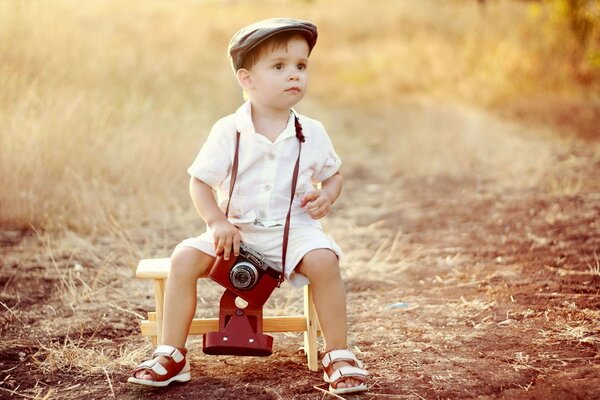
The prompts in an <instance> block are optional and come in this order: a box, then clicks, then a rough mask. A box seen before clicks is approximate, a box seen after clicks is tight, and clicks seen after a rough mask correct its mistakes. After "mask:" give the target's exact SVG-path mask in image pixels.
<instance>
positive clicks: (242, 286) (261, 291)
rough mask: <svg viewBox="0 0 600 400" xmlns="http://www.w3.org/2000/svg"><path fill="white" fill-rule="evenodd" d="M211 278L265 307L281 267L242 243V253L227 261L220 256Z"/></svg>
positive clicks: (277, 283)
mask: <svg viewBox="0 0 600 400" xmlns="http://www.w3.org/2000/svg"><path fill="white" fill-rule="evenodd" d="M208 276H209V278H211V279H212V280H214V281H215V282H217V283H218V284H220V285H221V286H223V287H224V288H225V289H227V290H229V291H231V292H233V293H235V294H236V295H237V296H239V297H241V298H242V299H244V300H246V301H247V302H248V303H251V304H253V305H255V306H258V307H262V306H263V305H264V304H265V302H266V301H267V299H268V298H269V296H271V293H273V290H275V288H276V287H277V286H278V285H279V278H280V276H281V271H280V270H279V268H278V266H277V265H276V264H275V263H273V262H272V261H270V260H268V259H267V258H265V256H263V255H262V254H260V253H259V252H257V251H256V250H254V249H252V248H250V247H248V246H246V245H245V244H244V243H242V244H241V245H240V255H239V256H237V257H230V258H229V260H225V259H224V258H223V257H218V258H217V260H216V261H215V263H214V264H213V266H212V267H211V269H210V271H209V272H208Z"/></svg>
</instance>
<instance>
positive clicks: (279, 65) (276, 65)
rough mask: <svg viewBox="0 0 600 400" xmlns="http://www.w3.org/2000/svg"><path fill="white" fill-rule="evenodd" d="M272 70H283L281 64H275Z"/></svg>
mask: <svg viewBox="0 0 600 400" xmlns="http://www.w3.org/2000/svg"><path fill="white" fill-rule="evenodd" d="M273 68H275V69H283V64H282V63H277V64H275V65H274V66H273Z"/></svg>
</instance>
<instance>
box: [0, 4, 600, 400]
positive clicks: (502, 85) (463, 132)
mask: <svg viewBox="0 0 600 400" xmlns="http://www.w3.org/2000/svg"><path fill="white" fill-rule="evenodd" d="M366 4H367V2H359V1H342V0H332V1H318V0H313V1H260V2H250V1H227V2H219V1H178V2H158V1H152V2H127V3H122V2H117V1H89V2H72V1H55V2H20V1H1V2H0V336H1V339H2V340H1V341H0V398H6V399H68V400H75V399H106V398H117V399H142V398H165V399H187V398H190V399H192V398H201V399H322V398H334V397H333V396H331V395H329V394H326V393H323V392H322V391H320V390H319V389H317V388H316V387H318V388H323V387H324V386H323V384H322V381H321V376H320V374H319V373H310V372H308V370H307V369H306V368H305V364H304V358H303V356H301V355H300V354H299V353H298V351H297V349H298V348H299V346H300V345H301V338H300V336H296V335H291V334H290V335H275V344H274V354H273V355H272V356H271V357H268V358H235V357H214V356H207V355H204V354H203V353H202V351H201V342H200V341H199V340H200V339H201V338H197V337H194V338H190V340H189V343H188V344H189V346H188V347H189V348H190V349H191V353H190V357H191V361H192V363H193V365H192V374H193V380H192V382H190V383H188V384H185V385H172V387H169V388H167V389H165V390H145V389H144V388H138V387H131V386H129V385H127V384H126V383H125V381H126V378H127V375H128V372H129V370H130V369H131V368H132V367H133V366H135V365H136V364H137V363H138V362H139V361H141V360H142V359H144V358H145V357H146V356H147V355H148V354H149V352H150V351H151V349H150V346H149V344H148V342H147V341H146V340H145V339H142V338H141V337H140V336H139V327H138V322H139V319H140V318H141V317H142V315H144V314H145V312H146V311H148V310H149V309H150V308H151V307H152V304H153V297H152V295H153V293H152V289H151V287H150V284H149V283H148V282H142V281H138V280H136V279H135V278H134V268H135V265H136V263H137V260H138V259H140V258H148V257H156V256H167V255H168V254H169V253H170V251H171V250H172V248H173V247H174V246H175V245H176V244H177V243H178V242H179V241H180V240H182V239H183V238H186V237H188V236H191V235H194V234H196V233H197V232H200V231H202V230H203V224H202V222H201V221H200V220H199V218H198V217H197V216H196V215H195V212H194V211H193V209H192V205H191V202H190V200H189V198H188V195H187V187H186V185H187V177H186V174H185V169H186V167H187V165H188V163H189V162H190V161H191V160H192V159H193V157H194V156H195V153H196V151H197V150H198V148H199V146H200V144H201V142H202V140H203V139H204V137H205V136H206V134H207V131H208V129H209V128H210V125H211V123H212V122H213V121H214V120H216V119H217V118H218V117H220V116H222V115H224V114H226V113H229V112H231V111H232V110H233V109H234V108H235V107H236V105H237V104H239V102H240V101H241V98H240V93H239V90H238V89H237V87H236V84H235V82H234V80H233V78H232V74H231V72H230V68H229V66H228V64H227V61H226V58H225V48H226V46H227V42H228V40H229V37H230V36H231V34H232V33H233V32H234V31H235V30H236V29H237V28H238V27H240V26H242V25H244V24H247V23H249V22H251V21H254V20H256V19H260V18H265V17H270V16H277V15H289V16H294V17H299V18H306V19H310V20H313V21H315V22H316V23H317V25H318V26H319V29H320V33H321V37H320V40H319V43H318V44H317V47H316V48H315V51H314V53H313V56H312V60H311V71H312V72H311V73H312V76H311V88H310V93H309V95H308V96H307V98H306V99H305V100H304V101H303V102H302V104H301V105H300V106H299V107H298V109H299V110H300V111H301V112H304V113H306V114H309V115H311V116H314V117H316V118H318V119H320V120H322V121H323V123H324V124H325V126H326V127H328V130H329V132H330V135H331V137H332V140H333V142H334V144H335V146H336V148H337V149H338V152H339V153H340V155H341V157H342V159H343V160H344V166H343V173H344V176H345V189H344V193H343V195H342V197H341V198H340V200H339V202H338V203H336V206H335V209H334V211H333V212H332V213H331V214H330V216H328V217H327V219H326V221H325V222H324V225H325V226H326V228H327V229H328V230H329V231H330V232H331V233H332V234H333V235H334V236H335V238H336V240H337V241H338V243H340V244H341V245H342V247H343V248H344V249H345V258H344V259H343V261H342V268H343V275H344V278H345V281H346V284H347V288H348V293H349V302H348V311H349V320H350V329H351V332H352V333H351V337H350V342H351V346H352V348H353V349H354V350H355V351H356V352H357V353H359V354H360V356H361V357H362V358H363V359H364V360H365V361H366V362H367V365H368V368H369V371H370V373H371V375H372V376H371V380H370V386H371V390H370V391H369V392H368V393H366V394H363V395H359V396H358V395H354V396H345V398H347V399H550V400H554V399H556V400H558V399H597V398H600V389H598V388H600V355H599V354H600V353H599V350H600V333H599V332H600V175H599V173H598V171H600V142H599V139H600V128H599V127H600V96H599V93H600V72H599V70H598V68H597V67H594V66H593V63H588V62H586V61H585V60H586V58H585V57H583V56H582V54H581V50H578V49H577V47H576V44H575V41H574V39H572V38H571V37H570V36H569V30H568V26H567V25H566V24H565V23H564V22H561V21H560V20H557V18H556V15H557V14H556V12H557V11H556V9H555V8H553V4H554V3H553V2H546V3H544V4H545V5H540V4H539V3H536V2H533V3H532V2H513V1H495V2H491V1H488V2H487V5H486V6H485V7H482V6H479V5H478V2H476V1H467V0H465V1H454V0H447V1H443V2H442V1H434V0H412V1H409V0H407V1H392V0H376V1H371V2H368V4H369V6H368V7H367V6H366ZM373 21H377V24H374V23H373ZM598 34H600V33H599V32H596V36H593V38H594V40H598ZM592 50H593V49H592ZM596 50H597V49H596ZM582 60H584V61H582ZM198 288H199V292H198V293H199V302H198V304H199V307H198V312H197V315H198V316H209V315H214V314H215V313H216V312H217V300H218V298H219V296H220V291H221V289H219V288H218V287H217V286H216V285H214V284H212V283H209V282H200V283H199V285H198ZM300 297H301V292H300V291H296V290H293V289H291V288H289V287H285V288H284V289H281V290H278V291H276V292H275V294H274V296H273V297H272V298H271V299H270V300H269V302H268V304H267V307H266V308H267V309H266V313H267V314H271V315H275V314H287V313H293V312H299V311H300V308H301V305H302V302H301V300H300ZM315 386H316V387H315Z"/></svg>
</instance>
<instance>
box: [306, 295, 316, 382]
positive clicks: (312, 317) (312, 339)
mask: <svg viewBox="0 0 600 400" xmlns="http://www.w3.org/2000/svg"><path fill="white" fill-rule="evenodd" d="M304 316H305V317H306V332H304V351H305V352H306V359H307V362H308V369H309V370H311V371H317V370H318V369H319V364H318V360H317V331H318V329H319V321H318V320H317V314H316V312H315V305H314V303H313V297H312V290H311V288H310V285H306V286H304Z"/></svg>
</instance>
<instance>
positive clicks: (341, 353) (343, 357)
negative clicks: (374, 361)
mask: <svg viewBox="0 0 600 400" xmlns="http://www.w3.org/2000/svg"><path fill="white" fill-rule="evenodd" d="M338 361H346V362H347V363H350V364H352V365H354V366H355V367H359V368H362V366H363V363H362V361H360V360H359V359H358V358H356V356H355V355H354V353H353V352H351V351H350V350H332V351H330V352H328V353H326V354H325V355H324V356H323V360H322V361H321V362H322V363H323V367H324V368H328V367H329V365H331V364H333V363H335V362H338Z"/></svg>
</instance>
